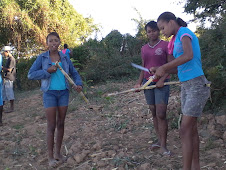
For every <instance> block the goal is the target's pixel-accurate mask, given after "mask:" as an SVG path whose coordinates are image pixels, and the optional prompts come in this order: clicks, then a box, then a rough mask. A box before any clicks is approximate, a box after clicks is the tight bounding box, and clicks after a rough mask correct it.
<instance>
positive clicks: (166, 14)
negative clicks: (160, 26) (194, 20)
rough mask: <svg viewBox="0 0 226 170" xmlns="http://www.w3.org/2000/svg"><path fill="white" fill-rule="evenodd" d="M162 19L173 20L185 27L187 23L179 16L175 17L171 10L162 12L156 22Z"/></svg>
mask: <svg viewBox="0 0 226 170" xmlns="http://www.w3.org/2000/svg"><path fill="white" fill-rule="evenodd" d="M160 20H163V21H167V22H169V21H170V20H174V21H175V22H176V23H177V24H178V25H179V26H182V27H187V23H186V22H185V21H184V20H182V19H181V18H176V16H175V15H174V14H173V13H172V12H164V13H162V14H161V15H160V16H159V17H158V19H157V22H158V21H160Z"/></svg>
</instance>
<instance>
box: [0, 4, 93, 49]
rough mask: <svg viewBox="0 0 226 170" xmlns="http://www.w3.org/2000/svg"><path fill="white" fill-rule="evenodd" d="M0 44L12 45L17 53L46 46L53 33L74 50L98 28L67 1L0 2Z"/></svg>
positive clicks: (90, 19)
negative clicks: (49, 35)
mask: <svg viewBox="0 0 226 170" xmlns="http://www.w3.org/2000/svg"><path fill="white" fill-rule="evenodd" d="M0 15H1V18H0V44H1V45H5V44H8V43H12V44H13V45H14V46H16V47H17V49H18V50H19V51H26V52H29V49H32V52H34V49H38V48H40V47H45V45H46V40H45V39H46V36H47V34H48V33H49V32H52V31H56V32H58V33H59V35H60V37H61V41H62V43H67V44H68V45H69V46H71V47H74V46H75V45H76V44H80V43H81V42H83V41H84V40H85V39H86V38H87V37H88V36H90V35H91V33H92V32H93V31H94V30H96V29H97V27H96V25H94V24H93V19H92V18H83V17H82V15H80V14H78V13H77V12H76V11H75V9H74V8H73V7H72V5H71V4H70V3H69V2H68V0H1V1H0Z"/></svg>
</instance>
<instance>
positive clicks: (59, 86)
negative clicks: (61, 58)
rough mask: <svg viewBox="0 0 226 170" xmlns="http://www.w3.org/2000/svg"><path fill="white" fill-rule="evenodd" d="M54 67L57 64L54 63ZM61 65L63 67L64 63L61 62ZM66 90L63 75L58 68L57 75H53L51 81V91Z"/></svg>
mask: <svg viewBox="0 0 226 170" xmlns="http://www.w3.org/2000/svg"><path fill="white" fill-rule="evenodd" d="M52 65H55V63H53V62H52ZM59 65H60V66H61V67H62V63H61V62H60V63H59ZM65 89H66V82H65V77H64V75H63V73H62V72H61V71H60V69H59V68H57V71H56V72H55V73H52V74H51V81H50V86H49V90H65Z"/></svg>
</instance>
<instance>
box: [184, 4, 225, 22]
mask: <svg viewBox="0 0 226 170" xmlns="http://www.w3.org/2000/svg"><path fill="white" fill-rule="evenodd" d="M184 9H185V12H187V13H190V14H194V18H195V19H200V20H201V21H202V22H204V21H206V19H208V20H211V21H213V22H217V21H218V18H222V17H223V15H225V12H226V10H225V9H226V3H225V0H187V1H186V4H185V6H184Z"/></svg>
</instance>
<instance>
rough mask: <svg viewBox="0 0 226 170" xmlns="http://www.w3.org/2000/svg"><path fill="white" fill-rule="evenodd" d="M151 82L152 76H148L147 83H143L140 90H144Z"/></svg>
mask: <svg viewBox="0 0 226 170" xmlns="http://www.w3.org/2000/svg"><path fill="white" fill-rule="evenodd" d="M153 80H154V76H150V77H149V79H148V81H147V82H146V83H144V85H143V86H142V87H141V88H142V89H145V88H146V87H147V86H148V85H149V84H150V83H151V82H152V81H153Z"/></svg>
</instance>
